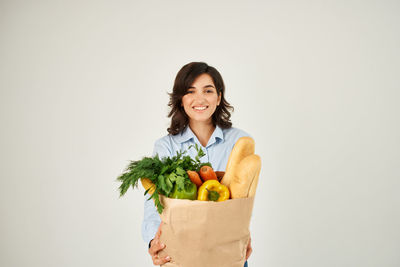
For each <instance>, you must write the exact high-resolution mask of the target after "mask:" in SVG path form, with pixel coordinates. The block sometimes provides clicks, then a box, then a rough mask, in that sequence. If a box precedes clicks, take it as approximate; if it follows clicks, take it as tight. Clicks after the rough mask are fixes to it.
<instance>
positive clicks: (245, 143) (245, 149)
mask: <svg viewBox="0 0 400 267" xmlns="http://www.w3.org/2000/svg"><path fill="white" fill-rule="evenodd" d="M254 151H255V143H254V139H253V138H251V137H248V136H245V137H240V138H239V139H238V140H237V141H236V143H235V145H234V146H233V149H232V151H231V154H230V155H229V159H228V164H227V165H226V169H225V175H224V177H223V178H222V180H221V183H222V184H223V185H226V186H227V187H228V188H229V187H230V184H231V182H232V180H233V177H234V176H235V174H236V173H237V172H238V166H239V163H240V162H241V161H242V160H243V159H244V158H245V157H247V156H249V155H252V154H254Z"/></svg>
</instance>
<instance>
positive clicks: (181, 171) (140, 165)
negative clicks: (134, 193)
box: [117, 144, 211, 213]
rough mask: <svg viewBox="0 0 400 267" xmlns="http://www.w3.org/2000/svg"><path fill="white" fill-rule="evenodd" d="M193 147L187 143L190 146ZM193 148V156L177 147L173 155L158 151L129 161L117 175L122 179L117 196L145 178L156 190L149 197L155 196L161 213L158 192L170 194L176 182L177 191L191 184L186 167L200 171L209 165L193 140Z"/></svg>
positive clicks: (118, 179) (153, 197)
mask: <svg viewBox="0 0 400 267" xmlns="http://www.w3.org/2000/svg"><path fill="white" fill-rule="evenodd" d="M192 147H193V146H189V149H191V148H192ZM194 148H195V149H196V151H197V155H196V156H195V158H194V159H192V158H191V157H190V156H188V155H185V154H186V151H183V152H181V151H178V152H177V153H176V156H173V157H172V158H170V157H165V158H162V159H160V158H159V157H158V155H155V156H154V157H144V158H143V159H141V160H138V161H131V162H130V163H129V164H128V166H127V167H126V169H125V171H124V172H123V173H122V174H121V175H120V176H119V177H118V178H117V181H120V182H121V185H120V186H119V192H120V197H122V196H123V195H124V194H125V193H126V192H127V190H128V189H129V187H131V186H132V188H135V187H136V188H137V187H138V182H139V179H140V178H148V179H150V180H151V182H152V183H153V184H154V185H155V191H154V193H153V194H152V195H151V196H150V197H149V200H150V199H154V203H155V205H156V207H157V211H158V213H162V211H163V209H164V207H163V206H162V204H161V203H160V200H159V195H160V194H161V195H164V196H170V195H171V194H172V191H173V189H174V186H175V185H176V189H177V190H179V191H182V190H184V189H185V188H188V187H190V186H191V185H192V181H191V180H190V179H189V177H188V175H187V172H186V171H188V170H195V171H199V169H200V168H201V167H202V166H204V165H208V166H210V167H211V164H210V163H209V162H207V163H201V162H200V158H201V157H203V156H204V155H205V153H204V151H203V150H202V149H201V147H200V146H198V145H197V144H196V145H195V146H194ZM148 192H149V190H146V192H145V193H144V194H145V195H146V194H148Z"/></svg>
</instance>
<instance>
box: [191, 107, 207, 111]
mask: <svg viewBox="0 0 400 267" xmlns="http://www.w3.org/2000/svg"><path fill="white" fill-rule="evenodd" d="M207 108H208V106H201V107H193V109H194V110H197V111H202V110H206V109H207Z"/></svg>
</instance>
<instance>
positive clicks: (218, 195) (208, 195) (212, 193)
mask: <svg viewBox="0 0 400 267" xmlns="http://www.w3.org/2000/svg"><path fill="white" fill-rule="evenodd" d="M229 195H230V194H229V189H228V187H226V186H225V185H223V184H220V183H219V182H218V181H217V180H208V181H205V182H204V183H203V184H202V185H201V186H200V188H199V190H198V192H197V200H203V201H207V200H211V201H217V202H219V201H224V200H227V199H229Z"/></svg>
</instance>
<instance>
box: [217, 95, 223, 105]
mask: <svg viewBox="0 0 400 267" xmlns="http://www.w3.org/2000/svg"><path fill="white" fill-rule="evenodd" d="M221 98H222V93H219V96H218V104H217V106H219V104H220V103H221Z"/></svg>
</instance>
